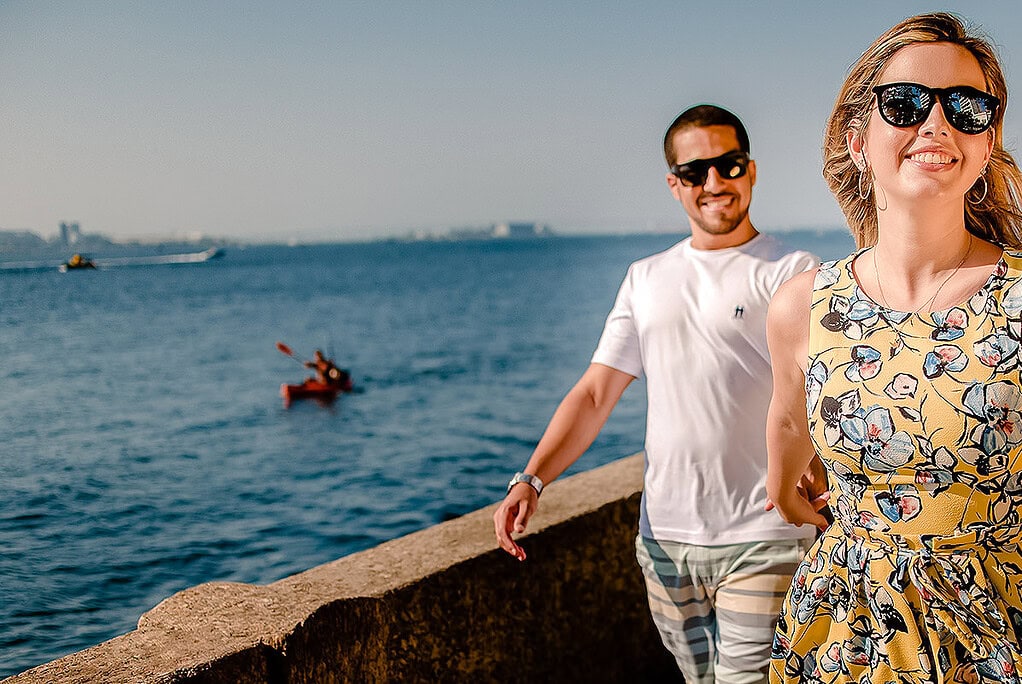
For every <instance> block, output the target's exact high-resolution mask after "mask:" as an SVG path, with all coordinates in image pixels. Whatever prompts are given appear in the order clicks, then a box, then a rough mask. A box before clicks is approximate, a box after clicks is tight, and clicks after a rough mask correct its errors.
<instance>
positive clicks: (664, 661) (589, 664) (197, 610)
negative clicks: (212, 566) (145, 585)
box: [4, 454, 676, 684]
mask: <svg viewBox="0 0 1022 684" xmlns="http://www.w3.org/2000/svg"><path fill="white" fill-rule="evenodd" d="M641 488H642V456H641V454H640V455H636V456H631V457H628V458H624V459H621V460H619V461H616V462H614V463H611V464H608V465H606V466H603V467H601V468H597V469H595V470H591V471H589V472H586V473H581V474H579V475H575V476H573V477H569V478H566V479H564V480H563V481H559V482H555V483H552V484H551V486H550V487H549V488H548V490H547V492H546V493H544V496H543V505H542V506H541V507H540V510H539V512H538V513H537V514H536V516H535V517H534V518H533V520H532V521H531V523H530V531H529V533H528V534H527V535H526V536H525V538H524V540H523V542H522V543H523V546H525V547H526V549H527V551H528V554H529V559H528V560H527V561H526V562H524V563H519V562H517V561H516V560H514V559H512V558H511V557H510V556H508V555H507V554H505V553H504V552H502V551H500V550H499V549H497V548H496V543H495V541H494V539H493V523H492V515H493V510H494V508H495V506H496V504H494V505H491V506H487V507H486V508H483V509H480V510H478V511H474V512H472V513H469V514H467V515H465V516H462V517H460V518H457V519H454V520H450V521H447V522H444V523H441V524H439V525H435V526H433V527H430V528H427V529H425V530H421V531H419V532H415V533H413V534H410V535H407V536H405V537H401V538H399V539H395V540H392V541H389V542H386V543H383V544H380V545H379V546H377V547H375V548H372V549H369V550H366V551H362V552H359V553H355V554H352V555H350V556H346V557H344V558H341V559H338V560H336V561H333V562H330V563H327V564H324V565H321V566H318V567H315V568H312V569H310V570H307V571H305V572H302V573H299V574H297V575H292V576H290V577H286V578H284V579H281V580H279V581H277V582H274V583H272V584H269V585H266V586H255V585H248V584H237V583H229V582H210V583H207V584H201V585H199V586H196V587H192V588H190V589H186V590H184V591H181V592H179V593H177V594H174V595H173V596H171V597H169V598H167V599H166V600H165V601H163V602H161V603H160V604H159V605H157V606H156V607H154V608H153V609H152V610H150V611H149V612H147V613H145V614H144V615H143V616H142V617H141V619H140V620H139V623H138V628H137V629H136V630H134V631H132V632H129V633H127V634H125V635H123V636H120V637H117V638H115V639H111V640H110V641H107V642H104V643H102V644H99V645H98V646H95V647H93V648H89V649H86V650H84V651H80V652H78V653H73V654H71V655H68V656H66V657H64V658H60V659H59V660H55V661H53V662H51V663H47V664H44V665H41V666H39V667H36V668H33V669H31V670H28V671H27V672H24V673H22V674H20V675H16V676H14V677H11V678H9V679H7V680H4V681H5V682H8V683H9V684H36V683H41V682H47V683H49V682H69V683H79V682H82V683H84V682H112V681H117V682H159V683H163V682H217V683H219V682H231V683H232V684H233V683H235V682H288V683H289V684H295V683H299V682H346V681H421V680H430V681H470V680H476V681H480V680H489V681H525V680H529V679H533V678H535V677H540V679H541V680H547V679H557V678H562V679H568V680H578V679H584V680H588V681H620V680H629V681H634V680H635V679H636V677H640V678H641V676H640V675H648V676H649V677H650V678H653V677H657V678H659V677H662V676H667V675H669V674H672V673H676V670H673V663H672V662H671V660H670V658H669V657H668V656H667V655H666V653H665V652H664V650H663V647H662V646H661V645H660V642H659V637H658V636H657V635H656V632H655V630H654V628H653V626H652V623H651V622H650V620H649V616H648V612H647V609H646V603H645V594H644V589H643V585H642V579H641V573H640V572H639V570H638V568H637V567H636V564H635V560H634V544H633V542H634V537H635V529H636V516H637V510H638V500H639V495H640V492H641ZM674 676H676V674H675V675H674Z"/></svg>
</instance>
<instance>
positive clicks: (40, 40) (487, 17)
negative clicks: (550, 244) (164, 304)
mask: <svg viewBox="0 0 1022 684" xmlns="http://www.w3.org/2000/svg"><path fill="white" fill-rule="evenodd" d="M934 10H951V11H956V12H959V13H960V14H962V15H963V16H964V17H966V18H967V19H969V20H970V21H971V22H972V23H975V24H977V25H978V26H979V27H981V28H982V29H983V30H984V31H985V32H986V33H987V34H988V35H989V36H990V37H991V38H992V39H993V42H994V43H995V44H996V45H997V46H998V48H999V52H1000V55H1001V58H1002V62H1003V66H1004V69H1005V71H1006V74H1007V78H1008V88H1009V92H1011V93H1020V94H1022V41H1020V40H1019V38H1018V36H1020V35H1022V10H1020V9H1019V4H1018V2H1017V0H1003V1H1000V2H992V1H987V2H985V1H983V0H976V1H973V2H967V3H966V2H961V3H924V2H914V1H911V2H891V1H890V0H888V1H885V2H879V1H874V0H857V1H856V2H837V1H824V0H813V1H803V2H794V1H786V0H771V1H769V2H767V1H763V0H750V1H731V0H718V1H717V2H692V1H689V0H673V1H665V2H660V1H655V2H638V3H623V2H605V1H602V0H593V1H590V2H557V1H556V0H554V1H550V0H539V1H533V0H519V1H514V0H511V1H508V0H502V1H500V2H490V1H488V0H463V1H462V0H451V1H444V0H433V1H430V0H421V1H418V2H415V1H406V0H387V1H385V2H379V1H368V2H348V1H343V0H335V1H331V2H301V1H298V2H294V3H291V2H263V1H260V0H252V1H250V2H235V1H232V0H224V1H219V2H205V1H202V2H199V1H193V0H176V1H175V2H163V1H161V2H156V1H150V0H124V1H118V0H82V1H77V0H23V1H22V0H17V1H10V0H0V83H2V84H3V94H2V95H0V230H30V231H33V232H36V233H39V234H41V235H44V236H47V237H51V236H53V235H55V234H56V233H57V230H58V225H59V223H60V222H61V221H78V222H79V223H80V225H81V228H82V230H83V232H87V233H101V234H104V235H107V236H109V237H113V238H117V239H169V238H175V239H176V238H180V237H187V236H196V235H204V236H210V237H220V238H229V239H236V240H241V241H251V242H263V241H280V240H291V241H309V242H316V241H334V240H338V241H344V240H362V239H371V238H375V237H389V236H400V235H405V234H407V233H409V232H410V231H415V230H426V231H435V230H442V229H445V228H452V227H455V228H458V227H472V226H486V225H490V224H493V223H500V222H504V221H535V222H538V223H543V224H547V225H549V226H550V227H551V228H552V229H553V230H554V231H555V232H558V233H561V234H576V233H627V232H640V231H676V230H684V229H686V228H687V221H686V219H685V216H684V213H683V211H682V209H681V206H680V205H679V204H678V203H677V202H676V201H675V200H674V199H673V198H672V197H671V195H670V193H669V191H668V189H667V185H666V183H665V178H664V176H665V173H666V166H665V163H664V161H663V158H662V136H663V133H664V130H665V129H666V127H667V126H668V125H669V124H670V122H671V121H672V120H673V119H674V117H675V116H676V115H677V114H678V113H680V112H681V111H682V110H684V109H686V108H687V107H689V106H691V105H693V104H698V103H702V102H711V103H715V104H719V105H722V106H725V107H727V108H728V109H731V110H732V111H734V112H735V113H736V114H738V115H739V117H741V118H742V120H743V121H744V122H745V124H746V126H747V127H748V129H749V133H750V137H751V140H752V156H753V158H755V159H756V162H757V168H758V179H757V185H756V189H755V193H754V199H753V204H752V212H751V215H752V218H753V222H754V223H755V224H756V226H757V227H758V228H760V229H761V230H786V229H793V228H832V227H833V228H841V227H842V226H843V225H844V222H843V219H842V216H841V213H840V211H839V210H838V208H837V204H836V203H835V201H834V199H833V197H832V196H831V195H830V193H829V191H828V190H827V187H826V184H825V183H824V181H823V180H822V178H821V176H820V166H821V161H820V147H821V142H822V131H823V127H824V123H825V121H826V118H827V116H828V114H829V113H830V109H831V106H832V105H833V101H834V97H835V96H836V94H837V91H838V89H839V88H840V85H841V83H842V81H843V80H844V77H845V75H846V74H847V71H848V68H849V67H850V65H851V64H852V62H853V61H854V60H855V59H856V58H857V57H858V55H859V54H861V52H862V51H863V50H864V49H865V48H866V47H867V46H868V45H869V43H870V42H871V41H872V40H873V39H874V38H875V37H876V36H878V35H879V34H880V33H881V32H883V31H884V30H886V29H887V28H889V27H890V26H892V25H893V24H895V23H897V22H898V21H900V20H901V19H903V18H905V17H906V16H910V15H912V14H917V13H921V12H927V11H934ZM1020 136H1022V113H1020V110H1019V109H1016V108H1014V107H1012V103H1009V105H1008V109H1007V116H1006V126H1005V139H1006V144H1007V146H1008V147H1009V149H1014V150H1016V151H1017V150H1018V141H1019V138H1020Z"/></svg>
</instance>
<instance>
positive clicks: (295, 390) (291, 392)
mask: <svg viewBox="0 0 1022 684" xmlns="http://www.w3.org/2000/svg"><path fill="white" fill-rule="evenodd" d="M351 390H352V383H351V378H350V377H349V378H348V379H347V382H346V383H344V384H336V383H329V384H327V383H324V382H317V381H315V380H306V381H305V382H303V383H301V384H300V385H288V384H286V383H285V384H283V385H281V386H280V396H282V397H283V398H284V406H285V407H287V406H290V405H291V402H292V401H294V400H295V399H316V400H319V401H322V402H331V401H333V400H334V399H336V398H337V395H338V394H340V393H341V392H350V391H351Z"/></svg>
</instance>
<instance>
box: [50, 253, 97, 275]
mask: <svg viewBox="0 0 1022 684" xmlns="http://www.w3.org/2000/svg"><path fill="white" fill-rule="evenodd" d="M57 268H58V270H59V271H60V272H61V273H67V272H68V271H73V270H76V269H89V268H96V262H94V261H93V260H92V259H90V258H88V257H86V256H82V255H81V254H75V255H73V256H72V257H71V258H70V259H68V260H67V261H65V262H64V263H62V264H61V265H60V266H58V267H57Z"/></svg>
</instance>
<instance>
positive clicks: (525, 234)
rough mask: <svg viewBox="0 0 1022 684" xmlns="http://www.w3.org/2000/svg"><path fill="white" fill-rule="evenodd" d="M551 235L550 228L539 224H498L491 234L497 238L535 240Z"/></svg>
mask: <svg viewBox="0 0 1022 684" xmlns="http://www.w3.org/2000/svg"><path fill="white" fill-rule="evenodd" d="M551 234H552V232H551V230H550V226H546V225H543V224H539V223H497V224H495V225H494V226H493V229H492V230H491V232H490V235H491V237H495V238H533V237H543V236H547V235H551Z"/></svg>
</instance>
